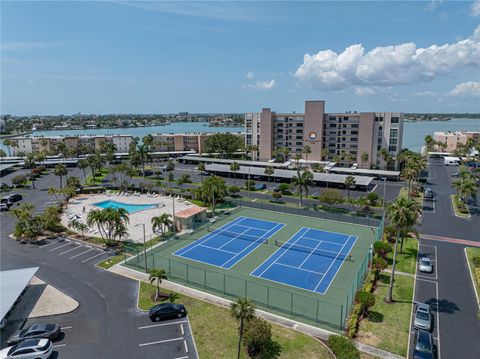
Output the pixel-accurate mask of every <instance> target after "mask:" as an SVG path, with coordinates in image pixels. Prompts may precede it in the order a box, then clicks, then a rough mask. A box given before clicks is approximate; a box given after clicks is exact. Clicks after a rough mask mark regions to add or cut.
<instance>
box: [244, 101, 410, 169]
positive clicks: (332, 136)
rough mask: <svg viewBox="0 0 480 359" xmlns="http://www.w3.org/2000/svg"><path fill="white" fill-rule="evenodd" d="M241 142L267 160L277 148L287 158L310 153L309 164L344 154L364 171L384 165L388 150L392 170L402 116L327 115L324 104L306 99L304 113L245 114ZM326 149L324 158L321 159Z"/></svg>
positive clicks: (266, 109)
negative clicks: (253, 147) (354, 160)
mask: <svg viewBox="0 0 480 359" xmlns="http://www.w3.org/2000/svg"><path fill="white" fill-rule="evenodd" d="M245 132H246V134H245V144H246V145H247V146H248V145H252V146H257V148H258V153H257V156H258V159H260V160H262V161H268V160H270V159H272V158H273V157H275V156H274V155H275V154H276V153H277V150H279V149H280V148H284V149H287V150H288V152H289V156H290V157H291V158H292V157H293V156H295V155H297V154H300V155H302V150H303V148H304V147H305V146H307V145H308V146H309V147H310V149H311V153H310V154H308V155H307V154H303V158H304V159H306V157H307V156H308V160H309V161H322V160H325V159H330V160H332V159H334V158H338V157H339V156H343V158H345V157H347V155H349V156H352V157H354V158H355V159H356V162H357V163H358V165H359V166H361V167H364V168H371V167H385V166H386V163H384V159H383V156H382V155H381V152H383V151H381V149H382V148H384V149H385V150H387V151H388V153H389V155H390V156H391V159H392V161H391V162H390V165H391V167H393V166H394V162H396V161H395V159H396V157H397V155H398V153H399V152H400V150H401V148H402V134H403V113H392V112H346V113H326V112H325V101H306V102H305V113H276V112H274V111H272V110H271V109H270V108H264V109H262V112H253V113H252V112H250V113H246V114H245ZM327 151H328V156H325V154H326V152H327Z"/></svg>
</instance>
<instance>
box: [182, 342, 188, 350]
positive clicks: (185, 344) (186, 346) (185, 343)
mask: <svg viewBox="0 0 480 359" xmlns="http://www.w3.org/2000/svg"><path fill="white" fill-rule="evenodd" d="M183 345H184V346H185V353H188V345H187V341H186V340H185V339H184V340H183Z"/></svg>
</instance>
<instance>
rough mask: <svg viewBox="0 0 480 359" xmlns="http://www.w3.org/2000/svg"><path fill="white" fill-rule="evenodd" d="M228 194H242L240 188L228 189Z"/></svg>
mask: <svg viewBox="0 0 480 359" xmlns="http://www.w3.org/2000/svg"><path fill="white" fill-rule="evenodd" d="M228 192H230V194H231V195H232V196H235V195H236V194H237V193H238V192H240V187H238V186H230V187H228Z"/></svg>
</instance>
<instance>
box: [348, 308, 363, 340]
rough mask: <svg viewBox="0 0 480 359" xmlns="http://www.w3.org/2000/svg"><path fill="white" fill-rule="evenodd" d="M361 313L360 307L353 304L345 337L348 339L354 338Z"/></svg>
mask: <svg viewBox="0 0 480 359" xmlns="http://www.w3.org/2000/svg"><path fill="white" fill-rule="evenodd" d="M361 313H362V305H361V304H355V305H354V306H353V310H352V314H350V319H349V320H348V327H347V335H348V337H349V338H353V337H355V335H356V334H357V330H358V323H359V321H360V314H361Z"/></svg>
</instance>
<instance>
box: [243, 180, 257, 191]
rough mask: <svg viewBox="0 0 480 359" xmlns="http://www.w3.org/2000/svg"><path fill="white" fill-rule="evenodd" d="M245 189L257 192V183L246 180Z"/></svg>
mask: <svg viewBox="0 0 480 359" xmlns="http://www.w3.org/2000/svg"><path fill="white" fill-rule="evenodd" d="M245 188H246V189H247V190H249V191H253V190H255V181H252V180H246V181H245Z"/></svg>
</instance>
